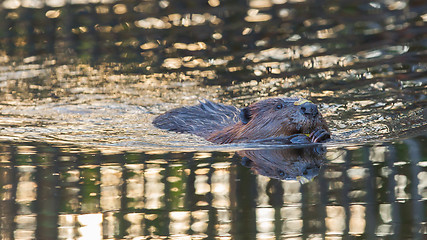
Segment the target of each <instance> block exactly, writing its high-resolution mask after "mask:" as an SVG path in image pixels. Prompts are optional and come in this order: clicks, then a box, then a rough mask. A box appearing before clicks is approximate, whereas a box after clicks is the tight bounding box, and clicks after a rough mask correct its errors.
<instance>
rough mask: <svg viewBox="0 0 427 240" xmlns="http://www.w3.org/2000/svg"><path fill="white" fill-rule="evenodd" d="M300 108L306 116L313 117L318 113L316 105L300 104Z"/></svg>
mask: <svg viewBox="0 0 427 240" xmlns="http://www.w3.org/2000/svg"><path fill="white" fill-rule="evenodd" d="M300 108H301V112H302V113H303V114H304V115H306V116H311V117H315V116H316V115H317V114H318V113H319V111H318V110H317V106H316V104H313V103H311V102H306V103H303V104H301V106H300Z"/></svg>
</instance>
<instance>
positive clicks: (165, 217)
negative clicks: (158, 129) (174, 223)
mask: <svg viewBox="0 0 427 240" xmlns="http://www.w3.org/2000/svg"><path fill="white" fill-rule="evenodd" d="M164 160H165V161H166V162H167V163H166V164H164V165H163V164H160V166H162V165H163V169H164V171H165V173H164V174H163V179H162V181H161V182H163V184H164V185H165V197H164V198H163V201H164V206H165V210H166V211H165V212H164V213H163V214H162V211H159V209H156V211H157V213H158V218H159V219H160V222H163V229H162V226H159V227H160V229H159V234H160V235H161V234H162V233H163V234H164V235H165V236H169V235H170V229H169V225H170V223H171V221H170V214H171V212H172V210H173V209H172V203H171V200H172V199H171V193H170V192H171V184H170V183H169V181H168V177H169V175H170V170H169V169H170V162H171V161H170V160H171V156H170V154H168V155H165V159H164Z"/></svg>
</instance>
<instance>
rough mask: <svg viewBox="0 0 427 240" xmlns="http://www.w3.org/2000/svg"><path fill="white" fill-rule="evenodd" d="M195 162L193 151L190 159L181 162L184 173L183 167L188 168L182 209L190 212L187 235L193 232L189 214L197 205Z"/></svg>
mask: <svg viewBox="0 0 427 240" xmlns="http://www.w3.org/2000/svg"><path fill="white" fill-rule="evenodd" d="M195 162H196V159H195V158H194V153H192V156H191V160H190V161H187V162H186V163H184V164H183V169H184V173H183V174H185V169H188V170H189V171H190V172H189V173H188V176H187V177H186V182H185V186H186V187H185V196H184V209H186V210H188V211H189V212H190V223H189V226H190V228H189V230H188V231H189V232H188V234H189V235H192V234H194V231H193V230H192V228H191V226H192V225H193V223H194V218H193V217H192V216H191V215H192V213H194V212H195V211H196V210H198V207H196V201H195V199H196V197H195V192H196V188H195V186H194V182H195V179H196V173H195V170H196V167H195V165H196V164H195Z"/></svg>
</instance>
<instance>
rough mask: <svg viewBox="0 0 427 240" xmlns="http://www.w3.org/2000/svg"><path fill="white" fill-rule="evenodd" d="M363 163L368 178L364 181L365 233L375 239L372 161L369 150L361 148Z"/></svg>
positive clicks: (374, 191)
mask: <svg viewBox="0 0 427 240" xmlns="http://www.w3.org/2000/svg"><path fill="white" fill-rule="evenodd" d="M362 151H363V162H364V163H365V166H366V168H367V169H368V173H369V174H368V177H367V180H366V192H367V193H366V211H365V220H366V225H365V233H366V234H367V238H368V239H374V237H375V227H376V226H377V224H376V221H375V220H376V216H375V213H376V212H377V211H375V210H376V208H375V205H376V201H375V195H376V194H375V193H376V181H375V176H376V175H375V173H374V167H373V164H372V161H371V159H370V156H369V148H368V147H363V148H362Z"/></svg>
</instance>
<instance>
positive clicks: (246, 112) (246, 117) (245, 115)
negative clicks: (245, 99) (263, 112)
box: [240, 107, 252, 124]
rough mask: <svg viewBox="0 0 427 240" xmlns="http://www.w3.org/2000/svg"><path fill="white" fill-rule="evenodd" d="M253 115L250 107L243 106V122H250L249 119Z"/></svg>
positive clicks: (241, 118) (241, 115) (241, 112)
mask: <svg viewBox="0 0 427 240" xmlns="http://www.w3.org/2000/svg"><path fill="white" fill-rule="evenodd" d="M251 117H252V116H251V112H250V110H249V108H248V107H245V108H242V109H241V110H240V120H241V121H242V123H244V124H246V123H248V122H249V120H251Z"/></svg>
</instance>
